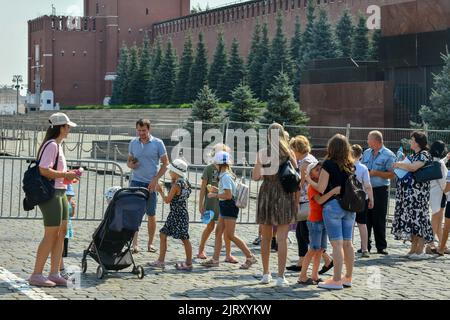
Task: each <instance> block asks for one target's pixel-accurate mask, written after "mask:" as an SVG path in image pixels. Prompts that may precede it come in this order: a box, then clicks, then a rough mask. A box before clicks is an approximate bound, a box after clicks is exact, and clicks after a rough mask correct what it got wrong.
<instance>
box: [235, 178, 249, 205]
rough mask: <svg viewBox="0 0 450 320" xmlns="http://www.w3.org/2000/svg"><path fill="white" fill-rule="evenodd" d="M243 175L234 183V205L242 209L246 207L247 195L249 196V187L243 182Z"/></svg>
mask: <svg viewBox="0 0 450 320" xmlns="http://www.w3.org/2000/svg"><path fill="white" fill-rule="evenodd" d="M245 183H246V181H245V177H242V178H241V179H240V180H239V182H238V183H237V184H236V198H235V202H236V207H238V208H241V209H244V208H246V207H247V203H248V196H249V188H248V185H247V184H245Z"/></svg>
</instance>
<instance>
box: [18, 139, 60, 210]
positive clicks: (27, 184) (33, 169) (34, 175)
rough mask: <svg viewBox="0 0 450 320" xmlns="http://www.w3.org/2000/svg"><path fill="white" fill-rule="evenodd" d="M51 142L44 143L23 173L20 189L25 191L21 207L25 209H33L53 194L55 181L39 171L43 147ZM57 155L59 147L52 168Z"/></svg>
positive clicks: (56, 160) (56, 162)
mask: <svg viewBox="0 0 450 320" xmlns="http://www.w3.org/2000/svg"><path fill="white" fill-rule="evenodd" d="M51 142H52V141H50V142H49V143H47V144H46V145H45V147H44V148H43V149H42V152H41V155H40V157H39V159H38V160H37V161H32V162H31V163H30V165H29V166H28V169H27V170H26V171H25V173H24V175H23V180H22V189H23V191H24V193H25V198H24V199H23V209H24V210H25V211H30V210H33V209H34V207H35V206H36V205H38V204H40V203H43V202H46V201H48V200H50V199H51V198H52V197H53V195H54V194H55V181H54V180H49V179H47V178H46V177H43V176H42V175H41V173H40V172H39V162H40V161H41V158H42V155H43V154H44V151H45V148H47V146H48V145H49V144H50V143H51ZM58 157H59V148H58V153H57V154H56V159H55V165H54V166H53V170H56V168H57V166H58Z"/></svg>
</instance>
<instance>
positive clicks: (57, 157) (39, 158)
mask: <svg viewBox="0 0 450 320" xmlns="http://www.w3.org/2000/svg"><path fill="white" fill-rule="evenodd" d="M53 141H55V140H53ZM53 141H52V140H50V141H48V142H47V144H46V145H45V146H44V147H43V148H42V151H41V154H40V155H39V157H38V159H37V163H38V164H39V163H40V162H41V159H42V156H43V154H44V151H45V149H46V148H47V147H48V146H49V144H50V143H52V142H53ZM55 142H56V141H55ZM56 145H57V147H58V151H57V152H56V159H55V164H54V165H53V170H55V171H56V170H57V169H58V160H59V145H58V144H56Z"/></svg>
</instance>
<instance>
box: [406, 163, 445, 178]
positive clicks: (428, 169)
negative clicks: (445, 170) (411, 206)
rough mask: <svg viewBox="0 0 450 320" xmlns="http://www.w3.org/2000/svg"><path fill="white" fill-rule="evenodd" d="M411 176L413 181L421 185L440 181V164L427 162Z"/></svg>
mask: <svg viewBox="0 0 450 320" xmlns="http://www.w3.org/2000/svg"><path fill="white" fill-rule="evenodd" d="M413 175H414V179H415V180H416V181H417V182H421V183H423V182H428V181H431V180H438V179H442V170H441V163H440V161H428V162H426V163H425V165H424V166H423V167H422V168H420V169H419V170H417V171H416V172H414V174H413Z"/></svg>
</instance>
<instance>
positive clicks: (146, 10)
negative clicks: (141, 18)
mask: <svg viewBox="0 0 450 320" xmlns="http://www.w3.org/2000/svg"><path fill="white" fill-rule="evenodd" d="M145 14H146V15H147V16H148V8H147V9H145Z"/></svg>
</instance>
